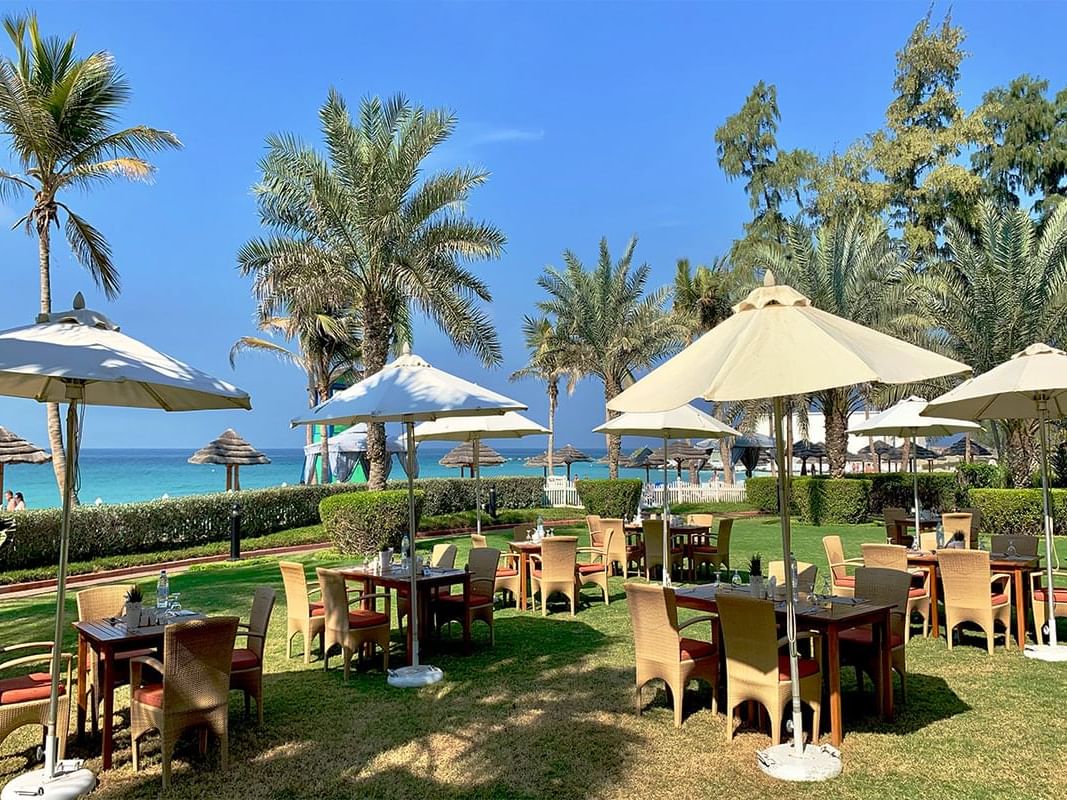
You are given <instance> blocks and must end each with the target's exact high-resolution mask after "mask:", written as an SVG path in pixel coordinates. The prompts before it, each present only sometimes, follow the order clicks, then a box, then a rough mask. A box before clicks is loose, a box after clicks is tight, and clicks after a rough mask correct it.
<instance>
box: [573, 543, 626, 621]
mask: <svg viewBox="0 0 1067 800" xmlns="http://www.w3.org/2000/svg"><path fill="white" fill-rule="evenodd" d="M616 535H617V534H616V533H615V527H614V526H609V527H605V528H601V530H600V546H594V547H579V548H578V549H577V551H576V553H575V558H576V559H577V554H578V553H587V554H588V555H589V561H586V562H582V561H577V562H576V563H575V570H576V573H575V574H576V575H577V580H578V590H579V592H580V591H581V588H582V587H583V586H589V585H593V586H599V587H600V590H601V592H602V593H603V595H604V605H608V604H609V603H610V602H611V598H610V596H609V594H608V572H609V567H610V565H611V555H610V554H611V543H612V542H613V541H614V540H615V537H616Z"/></svg>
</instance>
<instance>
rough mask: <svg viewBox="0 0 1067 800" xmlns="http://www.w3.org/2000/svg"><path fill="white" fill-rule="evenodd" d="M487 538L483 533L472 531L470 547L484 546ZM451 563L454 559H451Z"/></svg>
mask: <svg viewBox="0 0 1067 800" xmlns="http://www.w3.org/2000/svg"><path fill="white" fill-rule="evenodd" d="M487 544H488V540H487V539H486V538H485V534H484V533H472V534H471V547H486V546H487ZM453 563H455V560H454V559H453Z"/></svg>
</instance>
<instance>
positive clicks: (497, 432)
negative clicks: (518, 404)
mask: <svg viewBox="0 0 1067 800" xmlns="http://www.w3.org/2000/svg"><path fill="white" fill-rule="evenodd" d="M548 432H549V431H548V428H546V427H545V426H544V425H539V424H538V423H536V422H534V421H533V420H532V419H527V418H526V417H524V416H523V415H522V414H520V413H518V412H517V411H509V412H507V413H506V414H494V415H493V416H491V417H451V418H449V419H440V420H437V421H435V422H424V423H422V424H421V425H419V426H418V427H416V428H415V440H416V441H424V440H435V441H447V442H470V443H471V449H472V451H473V452H474V508H475V512H474V513H475V526H476V528H477V530H478V533H481V532H482V470H481V468H480V465H479V463H478V450H479V447H480V442H481V440H482V439H521V438H522V437H523V436H540V435H544V434H547V433H548Z"/></svg>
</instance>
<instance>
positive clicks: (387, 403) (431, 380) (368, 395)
mask: <svg viewBox="0 0 1067 800" xmlns="http://www.w3.org/2000/svg"><path fill="white" fill-rule="evenodd" d="M525 410H526V406H524V405H523V404H522V403H519V402H518V401H516V400H512V399H511V398H509V397H505V396H504V395H502V394H497V393H496V392H493V391H490V390H489V389H484V388H482V387H481V386H478V385H477V384H474V383H471V382H470V381H465V380H463V378H457V377H456V376H455V375H450V374H448V373H447V372H443V371H442V370H439V369H435V368H434V367H431V366H430V365H429V364H427V363H426V362H425V361H424V360H422V359H421V358H419V357H418V356H417V355H415V354H414V353H412V352H411V351H410V349H409V348H408V346H407V345H404V352H403V354H402V355H401V356H400V357H399V358H397V359H396V360H395V361H391V362H390V363H388V364H386V365H385V366H384V367H382V369H381V370H380V371H379V372H376V373H375V374H373V375H370V376H369V377H366V378H364V379H363V380H361V381H360V382H359V383H356V384H354V385H352V386H349V387H348V388H347V389H345V390H344V391H341V392H338V393H337V394H335V395H334V396H333V397H331V398H330V399H329V400H327V401H326V402H324V403H320V404H319V405H317V406H315V407H314V408H313V409H311V410H310V411H309V412H306V415H305V416H303V417H298V418H297V419H294V420H293V422H292V424H293V425H294V426H296V425H331V424H332V425H339V424H345V425H351V424H354V423H356V422H403V423H404V430H405V433H406V437H405V438H406V442H407V464H408V468H407V474H408V537H409V542H410V547H409V549H408V553H407V556H408V565H409V567H408V572H409V574H410V576H411V594H410V597H411V607H412V609H417V608H418V596H417V592H418V585H417V583H416V581H415V569H414V565H415V558H414V556H415V533H416V520H415V484H414V470H415V423H416V422H425V421H430V420H435V419H445V418H448V417H483V416H486V415H490V414H504V413H505V412H508V411H525ZM418 618H419V615H418V614H417V613H415V612H414V611H413V612H412V614H411V622H410V625H411V642H412V645H411V651H412V652H411V665H410V666H408V667H401V668H400V669H396V670H390V672H389V683H390V685H392V686H403V687H412V686H425V685H427V684H430V683H436V682H437V681H439V680H441V678H442V677H443V674H442V672H441V670H439V669H438V668H437V667H433V666H430V665H428V664H419V628H418Z"/></svg>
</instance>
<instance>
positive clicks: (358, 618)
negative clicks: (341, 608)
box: [348, 608, 389, 628]
mask: <svg viewBox="0 0 1067 800" xmlns="http://www.w3.org/2000/svg"><path fill="white" fill-rule="evenodd" d="M388 624H389V617H387V616H385V614H379V613H378V612H377V611H370V610H369V609H365V608H355V609H350V610H349V612H348V627H350V628H373V627H375V626H376V625H388Z"/></svg>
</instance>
